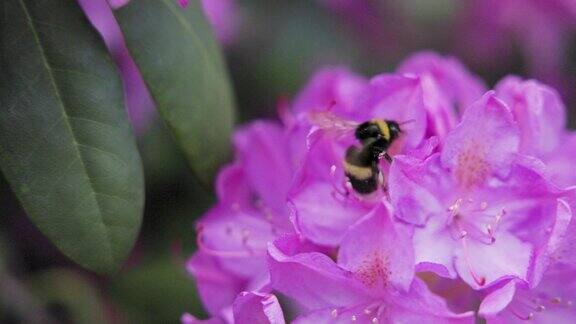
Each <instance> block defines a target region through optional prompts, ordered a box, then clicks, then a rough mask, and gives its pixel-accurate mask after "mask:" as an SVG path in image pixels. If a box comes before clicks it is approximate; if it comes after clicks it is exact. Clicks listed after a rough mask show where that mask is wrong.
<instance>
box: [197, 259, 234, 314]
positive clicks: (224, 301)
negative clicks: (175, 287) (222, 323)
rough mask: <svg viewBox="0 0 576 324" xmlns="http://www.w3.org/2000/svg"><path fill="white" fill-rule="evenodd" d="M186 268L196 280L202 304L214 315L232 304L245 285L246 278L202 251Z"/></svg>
mask: <svg viewBox="0 0 576 324" xmlns="http://www.w3.org/2000/svg"><path fill="white" fill-rule="evenodd" d="M186 269H187V270H188V272H189V273H191V274H192V275H193V276H194V279H195V280H196V286H197V287H198V291H199V294H200V297H201V299H202V304H203V305H204V307H205V308H206V310H207V311H208V312H209V313H210V314H212V315H213V316H219V315H220V313H221V311H222V310H223V309H224V308H226V307H227V306H229V305H230V304H232V302H233V301H234V299H235V298H236V295H237V294H238V293H239V292H240V291H242V290H243V287H244V285H245V282H244V280H242V279H240V278H238V277H236V276H234V275H232V274H230V273H228V272H226V271H225V270H223V269H222V267H221V266H220V265H219V264H218V262H217V260H216V259H215V258H214V257H211V256H209V255H206V254H205V253H203V252H201V251H198V252H196V253H195V254H194V255H193V256H192V258H190V260H189V261H188V262H187V264H186Z"/></svg>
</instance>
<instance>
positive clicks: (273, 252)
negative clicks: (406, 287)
mask: <svg viewBox="0 0 576 324" xmlns="http://www.w3.org/2000/svg"><path fill="white" fill-rule="evenodd" d="M300 245H301V241H300V240H299V238H298V237H296V236H295V235H291V236H285V237H282V238H280V239H277V240H276V241H275V242H274V244H270V245H269V248H268V255H269V258H268V262H269V268H270V279H271V285H272V288H273V289H275V290H277V291H278V292H280V293H282V294H284V295H287V296H288V297H291V298H294V299H295V300H296V301H298V303H300V304H301V305H302V306H303V307H306V308H308V309H311V310H313V309H319V308H326V307H339V306H348V305H356V304H361V303H364V302H366V301H367V300H370V297H369V296H368V294H367V292H366V291H365V289H364V288H363V287H362V286H360V284H359V283H357V282H356V281H355V280H354V279H353V276H352V275H351V274H350V273H349V272H347V271H345V270H343V269H341V268H340V267H338V266H337V265H336V263H334V261H332V260H331V259H330V258H329V257H328V256H326V255H324V254H321V253H317V252H310V253H298V249H299V246H300Z"/></svg>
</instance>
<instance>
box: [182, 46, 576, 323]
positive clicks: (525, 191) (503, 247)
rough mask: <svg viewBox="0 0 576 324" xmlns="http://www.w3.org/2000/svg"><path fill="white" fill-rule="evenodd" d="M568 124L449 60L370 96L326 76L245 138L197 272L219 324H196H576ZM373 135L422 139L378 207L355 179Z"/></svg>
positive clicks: (332, 72) (393, 77) (238, 142)
mask: <svg viewBox="0 0 576 324" xmlns="http://www.w3.org/2000/svg"><path fill="white" fill-rule="evenodd" d="M565 114H566V112H565V107H564V105H563V103H562V101H561V99H560V98H559V96H558V94H557V92H556V91H555V90H554V89H552V88H550V87H548V86H546V85H544V84H542V83H539V82H538V81H535V80H523V79H521V78H519V77H516V76H509V77H506V78H504V79H503V80H501V81H500V82H499V83H498V84H497V85H496V86H495V87H494V89H493V90H487V88H486V86H485V85H484V84H483V83H482V81H480V80H479V79H478V78H477V77H476V76H474V75H473V74H471V73H470V72H469V71H468V70H467V69H466V68H465V67H464V66H463V65H462V64H460V63H459V62H458V61H457V60H456V59H454V58H448V57H442V56H439V55H437V54H434V53H428V52H425V53H419V54H416V55H414V56H412V57H410V58H409V59H407V60H406V61H404V62H403V63H402V64H401V65H400V67H399V68H398V69H397V70H396V71H394V72H391V73H383V74H380V75H377V76H375V77H373V78H371V79H365V78H364V77H362V76H359V75H356V74H354V73H352V72H350V71H348V70H346V69H344V68H326V69H323V70H321V71H319V72H318V73H317V74H316V75H314V76H313V77H312V79H311V80H310V81H309V83H308V84H307V85H306V86H305V87H304V88H303V89H302V90H301V91H300V93H299V94H298V95H297V96H296V98H295V99H294V100H293V101H292V102H291V103H289V104H288V103H283V104H281V105H280V107H279V118H278V119H279V121H275V120H259V121H255V122H253V123H251V124H250V125H248V126H245V127H243V128H241V129H240V130H238V131H237V132H236V134H235V135H234V145H235V150H236V158H235V160H234V162H233V163H231V164H230V165H228V166H226V167H224V168H223V169H222V171H221V172H220V174H219V176H218V179H217V183H216V189H217V198H218V202H217V204H216V205H215V206H214V207H213V208H212V209H211V210H209V211H208V212H207V213H206V215H204V216H203V217H202V218H201V220H200V221H199V222H198V224H197V235H198V247H199V248H198V251H197V252H196V253H195V254H194V255H193V256H192V257H191V259H190V260H189V261H188V263H187V269H188V271H189V272H190V273H191V274H192V276H193V277H194V279H195V280H196V283H197V286H198V290H199V294H200V297H201V299H202V302H203V304H204V306H205V308H206V310H207V311H208V313H209V314H210V316H211V318H210V319H209V320H198V319H196V318H195V317H194V316H192V315H191V314H185V315H184V316H183V317H182V321H183V322H184V323H197V322H203V321H207V322H210V323H284V322H285V321H291V322H292V321H293V322H295V323H314V324H318V323H474V322H475V321H476V320H477V319H478V318H484V319H486V320H487V322H488V323H516V322H519V323H520V322H523V321H524V320H528V319H531V320H533V321H535V322H538V323H575V322H576V305H573V303H575V302H576V280H574V278H575V277H574V276H576V257H575V256H576V254H575V251H574V246H575V245H574V243H573V242H574V241H575V240H576V221H571V219H572V210H573V208H574V206H575V204H574V189H573V187H572V186H573V185H575V184H576V172H575V171H574V167H573V166H574V158H575V157H576V134H575V133H574V132H571V131H568V130H567V129H565V124H566V116H565ZM318 116H331V118H327V119H325V120H324V123H319V122H318ZM373 119H384V120H393V121H397V122H406V123H405V124H403V126H402V128H403V129H402V134H401V136H400V137H399V138H398V139H396V140H395V141H394V142H393V144H392V146H391V147H390V148H389V149H388V153H389V154H390V155H391V156H392V162H390V163H389V162H388V161H386V160H385V159H382V160H381V161H379V169H380V172H381V176H382V177H381V178H382V179H380V182H381V184H380V186H381V188H380V189H379V190H377V191H375V192H373V193H371V194H369V195H362V194H359V193H357V192H356V191H355V190H354V189H353V188H352V187H351V186H350V183H349V179H348V178H347V177H346V175H345V173H344V169H343V160H344V156H345V152H346V149H347V148H348V147H349V146H350V145H354V144H357V140H356V139H355V138H354V131H353V130H351V131H350V130H349V129H348V127H346V126H347V125H352V124H354V123H361V122H364V121H369V120H373ZM408 121H409V122H408ZM278 297H280V298H278ZM279 300H280V301H282V303H280V302H279Z"/></svg>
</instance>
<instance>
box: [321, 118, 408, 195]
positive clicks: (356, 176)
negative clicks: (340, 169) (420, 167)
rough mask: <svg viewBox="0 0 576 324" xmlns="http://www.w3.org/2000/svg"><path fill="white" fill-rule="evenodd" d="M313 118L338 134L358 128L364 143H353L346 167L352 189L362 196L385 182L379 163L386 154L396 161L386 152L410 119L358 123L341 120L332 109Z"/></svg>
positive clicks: (387, 158)
mask: <svg viewBox="0 0 576 324" xmlns="http://www.w3.org/2000/svg"><path fill="white" fill-rule="evenodd" d="M311 119H312V121H313V122H314V123H315V124H316V125H317V126H318V127H320V129H323V130H327V131H332V132H336V133H337V134H338V132H341V133H342V134H343V133H345V132H347V131H350V130H354V137H355V138H356V139H357V140H358V141H359V142H360V144H361V146H357V145H351V146H350V147H349V148H348V149H347V150H346V155H345V157H344V161H343V166H344V173H345V174H346V177H347V178H348V181H349V182H350V184H351V185H352V188H353V189H354V191H356V192H357V193H359V194H361V195H366V194H370V193H372V192H374V191H376V190H377V189H378V186H379V185H380V183H381V180H380V168H379V167H378V163H379V161H380V159H381V158H382V157H384V158H385V159H386V160H387V161H388V162H392V158H391V157H390V155H388V153H386V151H387V150H388V148H389V147H390V146H391V145H392V143H394V141H395V140H396V139H397V138H398V137H400V135H401V133H402V129H401V128H400V125H402V124H405V123H407V122H410V121H407V122H404V123H402V124H400V123H398V122H396V121H393V120H384V119H372V120H369V121H366V122H363V123H356V122H353V121H347V120H343V119H340V118H338V117H336V116H334V115H333V114H331V113H328V112H324V113H317V114H314V115H311Z"/></svg>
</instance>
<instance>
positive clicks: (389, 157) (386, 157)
mask: <svg viewBox="0 0 576 324" xmlns="http://www.w3.org/2000/svg"><path fill="white" fill-rule="evenodd" d="M382 156H383V157H384V159H386V161H388V163H392V157H391V156H390V154H388V152H384V153H382Z"/></svg>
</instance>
